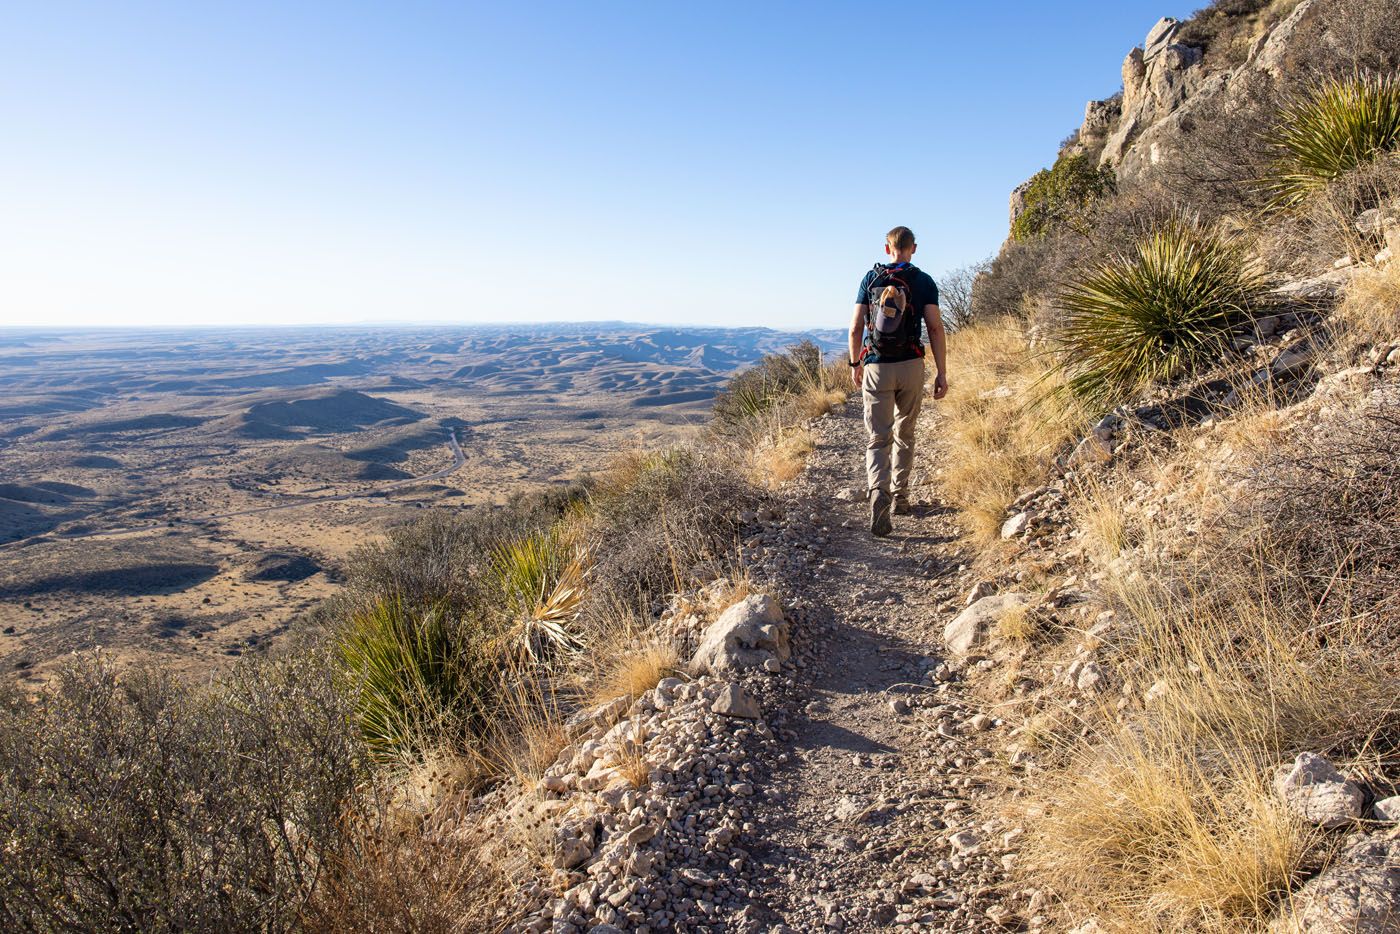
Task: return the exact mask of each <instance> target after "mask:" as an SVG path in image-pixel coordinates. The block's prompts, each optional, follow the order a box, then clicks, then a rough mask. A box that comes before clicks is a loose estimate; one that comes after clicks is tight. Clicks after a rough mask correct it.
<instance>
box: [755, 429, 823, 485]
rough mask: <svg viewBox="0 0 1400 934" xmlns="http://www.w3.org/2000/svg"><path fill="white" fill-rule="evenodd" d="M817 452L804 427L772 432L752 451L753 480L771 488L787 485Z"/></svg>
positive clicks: (814, 443) (809, 434)
mask: <svg viewBox="0 0 1400 934" xmlns="http://www.w3.org/2000/svg"><path fill="white" fill-rule="evenodd" d="M815 449H816V441H815V440H814V439H813V437H812V432H811V430H810V429H808V428H806V427H791V428H780V429H775V431H774V433H773V434H772V435H771V436H770V437H768V438H766V439H764V440H762V441H760V442H758V444H756V445H755V447H754V450H753V457H752V473H753V476H754V479H755V480H757V481H758V482H760V483H762V484H763V485H765V486H767V487H770V488H774V487H779V486H781V485H783V484H784V483H787V482H788V481H789V480H791V479H793V478H794V477H796V476H797V475H798V474H800V473H801V472H802V469H803V468H804V467H805V466H806V465H807V455H809V454H811V453H812V451H814V450H815Z"/></svg>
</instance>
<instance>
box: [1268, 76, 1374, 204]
mask: <svg viewBox="0 0 1400 934" xmlns="http://www.w3.org/2000/svg"><path fill="white" fill-rule="evenodd" d="M1271 143H1272V145H1273V147H1274V149H1275V150H1276V151H1277V153H1278V159H1277V162H1276V164H1275V169H1274V175H1273V177H1272V178H1270V179H1269V180H1268V181H1267V183H1266V186H1265V187H1266V189H1267V190H1268V192H1269V193H1270V194H1271V195H1272V199H1273V200H1272V202H1271V203H1272V205H1273V206H1274V207H1276V208H1293V207H1297V206H1299V205H1301V204H1302V203H1303V202H1305V201H1306V200H1307V199H1308V198H1309V197H1311V196H1312V195H1314V194H1316V193H1317V192H1319V191H1321V190H1323V189H1325V188H1326V187H1327V186H1328V185H1329V184H1331V183H1332V182H1334V181H1336V180H1337V179H1339V178H1341V177H1342V176H1344V175H1346V174H1347V173H1349V172H1351V171H1353V170H1355V169H1357V168H1359V167H1361V166H1363V165H1365V164H1366V163H1369V162H1372V161H1374V160H1376V159H1377V158H1379V157H1381V156H1382V155H1385V154H1388V153H1393V152H1396V151H1397V150H1400V77H1397V76H1396V75H1394V74H1356V75H1352V76H1350V77H1345V78H1332V79H1329V80H1326V81H1323V82H1321V83H1318V84H1315V85H1313V86H1312V87H1310V88H1308V89H1307V90H1306V91H1304V92H1302V93H1301V94H1299V95H1297V96H1295V97H1294V98H1293V99H1291V100H1289V101H1286V102H1285V104H1284V106H1283V108H1282V109H1281V110H1280V112H1279V118H1278V123H1277V126H1276V128H1275V130H1274V133H1273V138H1272V140H1271Z"/></svg>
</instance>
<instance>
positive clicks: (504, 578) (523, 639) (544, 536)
mask: <svg viewBox="0 0 1400 934" xmlns="http://www.w3.org/2000/svg"><path fill="white" fill-rule="evenodd" d="M491 566H492V573H493V574H494V575H495V577H496V580H497V582H498V584H499V587H500V592H501V595H502V601H503V606H502V609H503V610H504V612H505V614H506V618H507V620H508V621H509V622H510V623H512V624H513V625H512V626H511V627H510V628H509V630H508V632H507V635H506V640H507V642H508V643H509V648H510V649H511V650H513V651H518V652H522V653H523V654H524V656H525V657H527V658H528V659H530V661H532V662H544V661H548V660H549V659H550V658H552V657H553V656H554V655H557V654H558V653H560V652H564V653H569V652H576V651H578V649H580V648H581V647H582V643H581V641H580V639H579V636H578V634H577V633H575V632H574V631H573V630H572V628H571V624H572V623H573V622H574V621H575V620H576V619H577V618H578V615H579V610H580V608H581V607H582V605H583V599H584V596H585V584H586V581H587V577H588V572H589V570H590V568H591V560H590V555H589V552H588V550H587V549H585V548H582V547H579V546H576V545H574V544H573V543H571V542H570V541H569V536H567V535H565V534H564V533H563V532H561V531H559V530H558V529H557V528H556V529H551V530H548V531H545V532H537V533H535V534H533V535H529V536H526V537H525V538H521V539H517V540H515V541H513V542H508V543H506V544H504V545H502V546H501V547H499V548H498V549H496V552H495V554H494V555H493V556H492V565H491Z"/></svg>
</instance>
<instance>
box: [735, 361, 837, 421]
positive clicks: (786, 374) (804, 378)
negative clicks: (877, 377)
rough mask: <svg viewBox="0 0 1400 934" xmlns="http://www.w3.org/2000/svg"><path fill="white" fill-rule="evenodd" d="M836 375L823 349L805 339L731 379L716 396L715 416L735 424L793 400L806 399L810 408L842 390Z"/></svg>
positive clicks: (754, 417) (749, 419)
mask: <svg viewBox="0 0 1400 934" xmlns="http://www.w3.org/2000/svg"><path fill="white" fill-rule="evenodd" d="M834 375H836V374H834V373H833V369H832V368H831V367H829V366H828V365H827V364H826V363H825V362H824V361H823V359H822V352H821V348H820V347H818V346H817V345H816V344H814V343H812V342H811V341H802V342H801V343H799V344H797V345H795V346H793V347H791V348H790V349H788V350H787V351H786V352H784V353H778V354H769V355H768V356H766V357H764V358H763V359H762V360H760V361H759V362H758V364H757V365H755V366H753V367H750V368H749V369H747V370H744V371H743V372H741V373H739V374H738V375H737V376H735V377H734V378H733V379H731V380H730V381H729V385H728V386H726V387H725V389H724V391H723V392H722V393H720V394H719V396H718V397H717V398H716V399H715V407H714V414H715V418H717V419H718V420H719V421H720V422H721V423H723V424H725V425H728V426H731V427H733V426H738V425H742V424H743V423H744V422H747V421H751V420H753V419H756V418H758V417H760V416H762V415H764V414H765V413H767V412H769V411H771V410H772V409H773V408H774V407H776V406H780V405H783V404H785V403H788V402H791V401H793V400H794V399H804V401H805V403H806V405H807V406H808V407H811V406H812V405H814V404H815V405H818V407H819V406H820V403H821V402H822V401H823V400H824V399H827V398H830V396H832V395H833V394H834V392H835V391H836V390H838V389H840V384H839V383H836V382H835V381H834V380H833V376H834ZM840 375H845V374H840ZM847 379H849V377H847ZM842 398H844V394H842ZM829 407H830V406H829V405H828V406H827V408H829ZM813 414H819V413H817V412H814V413H813ZM808 417H811V416H810V415H809V416H808Z"/></svg>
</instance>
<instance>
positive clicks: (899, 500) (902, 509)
mask: <svg viewBox="0 0 1400 934" xmlns="http://www.w3.org/2000/svg"><path fill="white" fill-rule="evenodd" d="M913 511H914V507H913V506H911V505H909V497H907V496H905V495H904V494H902V493H896V494H895V495H894V514H895V515H896V516H907V515H909V514H910V513H911V512H913Z"/></svg>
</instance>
